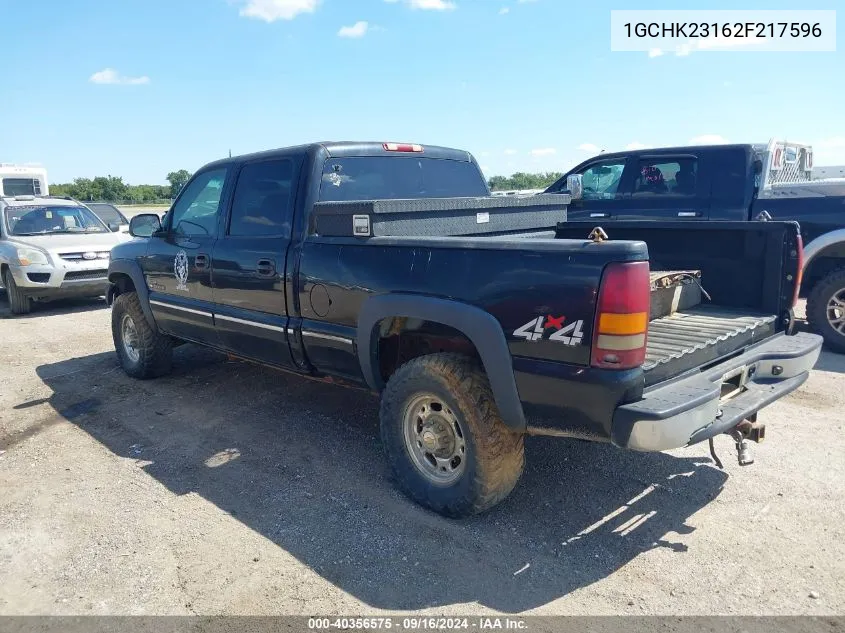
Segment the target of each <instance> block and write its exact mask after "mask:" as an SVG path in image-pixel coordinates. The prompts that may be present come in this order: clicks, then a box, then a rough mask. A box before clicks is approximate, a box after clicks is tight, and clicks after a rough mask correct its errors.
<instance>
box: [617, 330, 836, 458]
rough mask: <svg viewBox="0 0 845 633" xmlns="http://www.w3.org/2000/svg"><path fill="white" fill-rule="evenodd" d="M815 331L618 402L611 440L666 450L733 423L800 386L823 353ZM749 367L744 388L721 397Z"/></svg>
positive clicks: (770, 341) (631, 446)
mask: <svg viewBox="0 0 845 633" xmlns="http://www.w3.org/2000/svg"><path fill="white" fill-rule="evenodd" d="M821 346H822V338H821V337H820V336H817V335H815V334H803V333H802V334H796V335H795V336H786V335H783V334H781V335H778V336H776V337H774V338H771V339H768V340H766V341H764V342H762V343H760V344H759V345H756V346H754V347H752V348H750V349H748V350H747V351H746V352H745V353H744V354H742V355H741V356H738V357H736V358H732V359H730V360H728V361H725V362H724V363H721V364H719V365H716V366H714V367H711V368H709V369H707V370H706V371H704V372H701V373H695V374H693V375H690V376H688V377H685V378H679V379H678V380H674V381H672V382H670V383H668V384H662V385H657V386H655V387H654V388H652V389H647V390H646V391H645V392H643V396H642V399H640V400H638V401H636V402H633V403H630V404H625V405H622V406H619V407H617V408H616V411H615V412H614V415H613V425H612V431H611V440H612V442H613V443H614V444H616V445H617V446H620V447H622V448H626V449H631V450H637V451H663V450H668V449H672V448H680V447H682V446H688V445H690V444H695V443H697V442H701V441H702V440H706V439H708V438H711V437H713V436H715V435H719V434H721V433H724V432H725V431H728V430H730V429H732V428H733V427H735V426H736V425H737V424H739V423H740V422H742V421H743V420H745V419H746V418H749V417H750V416H752V415H753V414H755V413H756V412H757V411H759V410H760V409H762V408H763V407H765V406H767V405H769V404H771V403H772V402H774V401H775V400H778V399H780V398H782V397H783V396H785V395H787V394H788V393H790V392H792V391H794V390H795V389H797V388H798V387H800V386H801V385H802V384H803V383H804V381H805V380H807V378H808V376H809V373H810V370H811V369H812V368H813V366H814V365H815V364H816V361H817V360H818V357H819V354H820V352H821ZM742 368H745V369H746V371H747V374H748V379H747V382H746V383H745V390H744V391H742V392H741V393H739V394H738V395H735V396H734V397H733V398H730V399H726V400H722V399H721V389H722V379H723V377H724V376H725V375H726V374H730V373H732V372H734V370H738V369H742Z"/></svg>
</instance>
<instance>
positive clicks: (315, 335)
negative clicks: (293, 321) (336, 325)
mask: <svg viewBox="0 0 845 633" xmlns="http://www.w3.org/2000/svg"><path fill="white" fill-rule="evenodd" d="M302 336H310V337H311V338H322V339H325V340H327V341H337V342H338V343H346V344H347V345H352V339H351V338H344V337H342V336H333V335H331V334H321V333H320V332H309V331H307V330H302Z"/></svg>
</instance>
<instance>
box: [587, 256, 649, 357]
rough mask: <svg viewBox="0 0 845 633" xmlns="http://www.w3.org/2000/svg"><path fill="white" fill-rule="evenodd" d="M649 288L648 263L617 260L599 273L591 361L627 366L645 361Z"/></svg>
mask: <svg viewBox="0 0 845 633" xmlns="http://www.w3.org/2000/svg"><path fill="white" fill-rule="evenodd" d="M650 309H651V289H650V284H649V267H648V262H624V263H623V262H617V263H613V264H610V265H608V266H607V268H605V271H604V275H603V276H602V280H601V286H600V288H599V297H598V301H597V308H596V323H595V327H594V328H593V350H592V359H591V364H592V366H593V367H601V368H603V369H631V368H632V367H639V366H640V365H642V364H643V362H644V361H645V350H646V338H647V336H648V318H649V312H650Z"/></svg>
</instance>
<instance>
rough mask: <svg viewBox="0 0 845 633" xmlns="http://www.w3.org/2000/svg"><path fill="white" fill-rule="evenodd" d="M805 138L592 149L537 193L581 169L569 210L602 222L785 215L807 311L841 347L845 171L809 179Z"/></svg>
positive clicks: (561, 185) (561, 186) (560, 185)
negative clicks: (792, 231)
mask: <svg viewBox="0 0 845 633" xmlns="http://www.w3.org/2000/svg"><path fill="white" fill-rule="evenodd" d="M812 174H813V151H812V147H810V146H809V145H802V144H799V143H787V142H784V141H778V140H776V139H772V140H771V141H769V143H768V144H763V143H757V144H750V143H746V144H735V145H704V146H691V147H661V148H652V149H640V150H630V151H625V152H615V153H612V154H600V155H598V156H594V157H593V158H590V159H588V160H586V161H584V162H583V163H581V164H580V165H577V166H575V167H574V168H572V169H571V170H570V171H569V172H568V173H567V174H564V176H563V177H562V178H560V179H559V180H558V181H557V182H556V183H554V184H553V185H551V186H550V187H549V188H548V189H547V190H546V193H555V192H560V191H566V192H567V193H568V187H569V186H570V185H569V184H568V183H569V182H570V180H571V179H570V177H571V176H574V175H579V176H581V179H582V186H583V189H582V190H583V196H582V197H581V198H580V199H578V200H575V201H573V204H572V206H571V207H570V210H569V217H570V218H571V219H576V220H590V221H592V222H601V223H602V224H603V225H605V226H606V225H607V224H608V223H614V222H616V221H628V220H652V221H659V222H666V221H685V222H702V221H703V222H708V221H709V222H721V221H725V220H728V221H756V220H761V219H767V220H780V221H794V222H798V223H799V224H800V225H801V236H802V239H803V243H804V245H805V257H804V263H803V267H802V274H803V281H802V288H801V292H802V295H803V296H806V297H807V320H808V321H809V323H810V325H811V327H812V328H813V330H814V331H816V332H818V333H819V334H821V335H822V336H823V337H824V339H825V342H826V343H827V345H828V346H829V347H830V348H831V349H832V350H834V351H837V352H840V353H845V179H842V178H837V179H827V180H813V179H812Z"/></svg>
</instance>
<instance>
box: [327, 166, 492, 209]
mask: <svg viewBox="0 0 845 633" xmlns="http://www.w3.org/2000/svg"><path fill="white" fill-rule="evenodd" d="M487 195H489V192H488V190H487V185H486V184H485V182H484V177H483V176H482V175H481V172H480V171H479V169H478V167H476V166H475V164H474V163H470V162H465V161H457V160H448V159H440V158H420V157H419V156H408V157H405V156H401V157H400V156H355V157H351V158H329V159H327V160H326V162H325V164H324V165H323V181H322V183H321V185H320V200H321V201H323V202H348V201H352V200H395V199H399V200H405V199H411V198H464V197H471V196H487Z"/></svg>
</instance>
